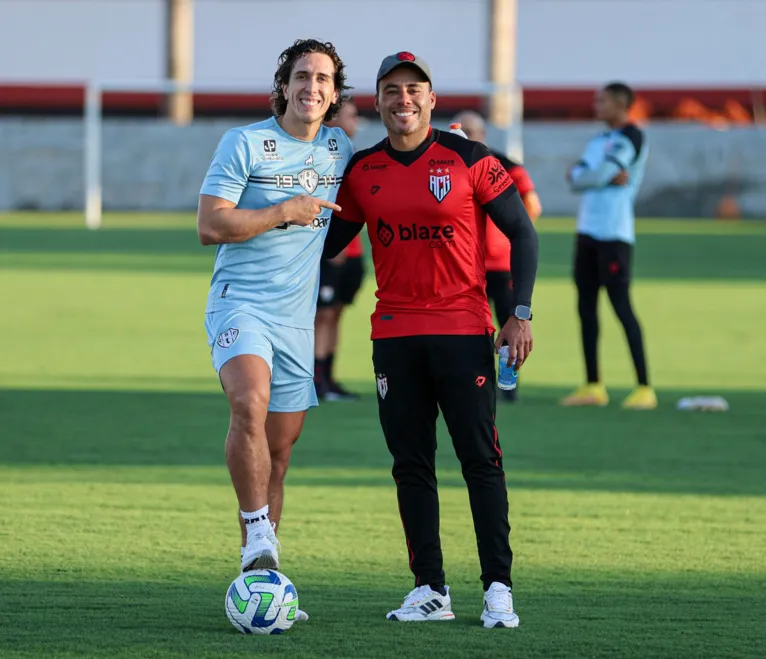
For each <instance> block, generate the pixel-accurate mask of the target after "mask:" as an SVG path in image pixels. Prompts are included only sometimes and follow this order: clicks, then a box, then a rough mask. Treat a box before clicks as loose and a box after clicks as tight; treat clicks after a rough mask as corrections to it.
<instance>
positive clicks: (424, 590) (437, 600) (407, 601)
mask: <svg viewBox="0 0 766 659" xmlns="http://www.w3.org/2000/svg"><path fill="white" fill-rule="evenodd" d="M444 590H445V592H446V593H447V594H446V595H439V593H437V592H436V591H435V590H433V589H432V588H431V586H418V587H417V588H415V590H413V591H411V592H410V594H409V595H407V597H405V598H404V603H403V604H402V606H401V607H400V608H398V609H395V610H394V611H389V612H388V614H386V619H387V620H396V621H398V622H424V621H428V620H437V621H438V620H454V619H455V614H454V613H452V601H451V600H450V597H449V586H445V587H444Z"/></svg>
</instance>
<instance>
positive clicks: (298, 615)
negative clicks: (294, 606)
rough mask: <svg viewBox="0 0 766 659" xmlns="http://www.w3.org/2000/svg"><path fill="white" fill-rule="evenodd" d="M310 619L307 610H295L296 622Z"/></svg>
mask: <svg viewBox="0 0 766 659" xmlns="http://www.w3.org/2000/svg"><path fill="white" fill-rule="evenodd" d="M308 619H309V614H308V613H306V612H305V611H301V610H300V609H298V610H297V611H296V612H295V622H306V621H307V620H308Z"/></svg>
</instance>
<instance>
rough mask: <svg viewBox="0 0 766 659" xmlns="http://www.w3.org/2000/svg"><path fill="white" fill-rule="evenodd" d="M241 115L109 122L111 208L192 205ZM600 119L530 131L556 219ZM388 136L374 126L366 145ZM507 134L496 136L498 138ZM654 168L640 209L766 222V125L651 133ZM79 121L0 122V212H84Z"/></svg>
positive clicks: (565, 208) (367, 129)
mask: <svg viewBox="0 0 766 659" xmlns="http://www.w3.org/2000/svg"><path fill="white" fill-rule="evenodd" d="M237 123H249V122H248V121H246V120H243V121H241V122H236V121H229V120H225V121H202V120H199V121H196V122H194V124H192V125H191V126H190V127H187V128H180V127H175V126H172V125H169V124H167V123H165V122H161V121H154V120H108V121H106V122H105V124H104V135H103V145H104V148H103V156H102V157H103V178H104V188H103V198H104V206H105V207H106V208H107V209H121V210H132V209H145V210H175V209H192V208H194V207H195V206H196V203H197V195H198V192H199V187H200V184H201V182H202V179H203V177H204V175H205V171H206V169H207V166H208V163H209V161H210V157H211V155H212V153H213V151H214V149H215V146H216V144H217V142H218V139H219V137H220V136H221V134H222V133H223V132H224V131H225V130H226V129H227V128H229V127H230V126H232V125H236V124H237ZM598 130H600V128H599V126H597V125H595V124H571V123H568V124H550V123H542V124H541V123H535V124H529V125H527V126H526V127H525V128H524V152H525V154H526V159H525V160H526V165H527V167H528V168H529V171H530V173H531V174H532V178H533V179H534V181H535V183H536V184H537V186H538V189H539V191H540V195H541V197H542V201H543V205H544V207H545V211H546V213H547V214H549V215H570V214H573V213H574V212H575V210H576V205H577V198H576V197H574V196H573V195H571V194H570V193H569V192H568V191H567V188H566V185H565V184H564V179H563V175H564V171H565V170H566V168H567V167H568V166H569V165H570V164H571V163H573V162H574V161H576V160H577V159H578V158H579V156H580V153H581V151H582V148H583V145H584V144H585V142H586V140H587V139H588V138H589V137H590V136H592V135H593V134H594V132H596V131H598ZM382 136H383V128H382V126H381V125H380V124H379V123H377V122H370V123H368V124H366V125H365V126H364V127H363V129H362V130H361V131H360V133H359V135H358V136H357V139H356V140H355V142H356V145H357V147H358V148H363V147H366V146H369V145H371V144H373V143H375V142H376V141H378V140H379V139H381V137H382ZM501 138H502V136H501V135H500V134H499V133H491V134H490V139H491V141H492V142H494V143H495V144H496V145H499V144H500V139H501ZM648 138H649V144H650V149H651V151H650V157H649V165H648V170H647V175H646V180H645V183H644V185H643V187H642V189H641V193H640V197H639V207H638V211H639V213H641V214H643V215H654V216H689V217H700V216H703V217H704V216H709V215H711V214H712V213H713V209H714V208H715V204H716V202H717V201H718V200H719V199H720V197H721V196H722V195H723V194H724V193H726V192H733V193H735V194H736V195H737V197H738V199H739V201H740V204H741V207H742V209H743V212H744V213H745V214H747V215H750V216H755V217H764V218H766V158H764V154H766V131H765V130H758V129H756V128H739V129H733V130H729V131H715V130H711V129H708V128H703V127H700V126H694V125H683V124H668V125H653V126H651V127H650V128H649V129H648ZM83 196H84V193H83V126H82V122H81V121H80V120H75V119H72V120H55V119H31V118H30V119H10V118H8V119H0V209H2V210H10V209H20V208H40V209H50V210H56V209H79V208H82V205H83Z"/></svg>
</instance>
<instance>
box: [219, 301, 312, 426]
mask: <svg viewBox="0 0 766 659" xmlns="http://www.w3.org/2000/svg"><path fill="white" fill-rule="evenodd" d="M205 330H207V343H208V346H210V354H211V356H212V358H213V368H214V369H215V372H216V373H219V374H220V372H221V368H222V367H223V365H224V364H225V363H226V362H227V361H229V360H230V359H231V358H232V357H238V356H239V355H258V356H259V357H261V358H262V359H264V360H265V361H266V363H267V364H268V365H269V369H271V398H270V400H269V411H270V412H302V411H303V410H307V409H309V408H310V407H315V406H316V405H317V394H316V389H315V388H314V330H313V329H299V328H296V327H285V326H284V325H277V324H275V323H270V322H268V321H264V320H261V319H259V318H256V317H255V316H253V315H252V314H251V313H248V312H247V311H243V310H241V309H231V310H223V311H214V312H212V313H207V314H205Z"/></svg>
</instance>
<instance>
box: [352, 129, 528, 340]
mask: <svg viewBox="0 0 766 659" xmlns="http://www.w3.org/2000/svg"><path fill="white" fill-rule="evenodd" d="M512 186H513V181H512V179H511V177H510V176H509V175H508V173H507V172H506V170H505V168H504V167H503V166H502V165H501V164H500V162H499V161H498V160H497V158H496V157H495V156H493V155H492V154H491V153H490V152H489V150H488V149H487V147H485V146H484V145H483V144H480V143H479V142H473V141H471V140H466V139H465V138H463V137H460V136H458V135H453V134H450V133H444V132H441V131H438V130H435V129H434V130H431V132H430V133H429V136H428V138H427V139H426V141H425V142H424V143H423V144H421V145H420V146H419V147H418V148H417V149H415V150H414V151H406V152H405V151H396V150H394V149H393V148H392V147H391V145H390V144H389V142H388V140H387V139H386V140H383V141H382V142H380V143H379V144H377V145H375V146H373V147H372V148H369V149H365V150H363V151H359V152H358V153H357V154H356V155H354V157H353V158H352V159H351V161H350V162H349V164H348V166H347V167H346V171H345V173H344V176H343V182H342V184H341V187H340V190H339V192H338V198H337V203H338V205H339V206H341V208H342V209H343V210H342V211H341V212H340V213H337V216H338V217H340V218H341V219H343V220H346V221H349V222H359V223H364V224H366V225H367V232H368V234H369V237H370V243H371V246H372V259H373V263H374V265H375V277H376V280H377V284H378V290H377V293H376V295H377V298H378V302H377V305H376V308H375V312H374V313H373V315H372V338H373V339H379V338H390V337H397V336H410V335H419V334H482V333H485V332H487V331H494V327H493V325H492V317H491V314H490V310H489V305H488V303H487V296H486V293H485V282H486V270H485V250H486V232H487V214H486V212H485V210H484V209H483V208H482V206H483V205H485V204H488V203H489V202H491V201H492V200H493V199H495V197H497V196H499V195H500V194H501V193H503V192H504V191H506V190H508V189H509V188H511V187H512Z"/></svg>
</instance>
